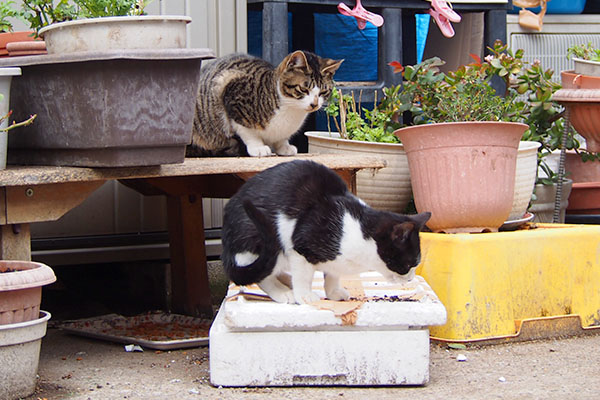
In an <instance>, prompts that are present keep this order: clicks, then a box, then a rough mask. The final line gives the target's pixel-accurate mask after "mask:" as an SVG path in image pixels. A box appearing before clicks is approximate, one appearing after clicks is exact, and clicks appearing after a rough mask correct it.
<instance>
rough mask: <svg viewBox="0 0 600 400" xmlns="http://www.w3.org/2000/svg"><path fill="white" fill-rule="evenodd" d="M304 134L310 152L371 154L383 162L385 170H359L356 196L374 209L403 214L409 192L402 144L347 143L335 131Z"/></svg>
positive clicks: (352, 141) (354, 141) (348, 141)
mask: <svg viewBox="0 0 600 400" xmlns="http://www.w3.org/2000/svg"><path fill="white" fill-rule="evenodd" d="M304 135H305V136H306V137H307V138H308V152H309V153H361V154H365V153H371V154H376V155H378V156H381V157H382V158H383V159H385V161H386V163H387V166H386V167H385V168H382V169H379V170H362V171H358V173H357V174H356V192H357V195H358V197H360V198H361V199H362V200H364V201H365V202H366V203H367V204H369V205H370V206H371V207H373V208H376V209H379V210H386V211H392V212H397V213H401V212H403V211H404V209H405V208H406V206H407V205H408V202H409V201H410V198H411V195H412V190H411V186H410V173H409V171H408V159H407V158H406V152H405V151H404V146H403V145H401V144H399V143H374V142H363V141H360V140H346V139H341V138H340V135H339V133H337V132H335V133H331V134H330V133H329V132H306V133H305V134H304Z"/></svg>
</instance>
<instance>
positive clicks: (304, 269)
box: [221, 160, 431, 304]
mask: <svg viewBox="0 0 600 400" xmlns="http://www.w3.org/2000/svg"><path fill="white" fill-rule="evenodd" d="M430 216H431V214H430V213H421V214H417V215H412V216H408V215H401V214H396V213H392V212H386V211H378V210H374V209H372V208H370V207H369V206H367V205H366V204H365V203H364V202H363V201H362V200H360V199H359V198H357V197H356V196H354V195H353V194H352V193H350V192H349V191H348V189H347V187H346V184H345V183H344V181H343V180H342V179H341V178H340V177H339V176H338V175H337V174H336V173H335V172H334V171H332V170H330V169H329V168H327V167H325V166H323V165H321V164H318V163H315V162H313V161H308V160H295V161H291V162H287V163H282V164H279V165H277V166H275V167H272V168H269V169H267V170H265V171H263V172H261V173H259V174H257V175H256V176H254V177H252V178H251V179H249V180H248V181H247V182H246V183H245V184H244V185H243V186H242V187H241V189H240V190H239V191H238V192H237V193H236V194H235V195H234V196H233V197H232V198H231V200H230V201H229V202H228V203H227V205H226V206H225V214H224V220H223V236H222V241H223V253H222V256H221V258H222V261H223V265H224V267H225V271H226V272H227V274H228V276H229V278H230V279H231V280H232V281H233V282H234V283H236V284H238V285H249V284H252V283H257V284H258V286H259V287H260V288H261V289H262V290H263V291H264V292H265V293H267V294H268V295H269V296H270V297H271V298H272V299H273V300H275V301H277V302H280V303H298V304H303V303H310V302H313V301H316V300H318V299H319V297H318V295H317V294H316V293H314V292H313V291H312V280H313V275H314V272H315V270H318V271H322V272H323V273H324V276H325V294H326V295H327V298H329V299H331V300H347V299H348V298H349V293H348V291H347V290H346V289H344V288H343V287H342V286H341V285H340V278H341V277H342V276H343V275H351V274H357V273H360V272H364V271H370V270H375V271H377V272H379V273H381V274H382V275H383V276H384V277H385V278H387V279H388V280H391V281H401V280H405V281H406V280H410V279H412V277H413V276H414V269H415V267H416V266H417V265H418V264H419V262H420V258H421V256H420V254H421V253H420V240H419V232H420V230H421V229H422V228H423V227H424V226H425V223H426V222H427V221H428V220H429V217H430ZM286 274H289V275H291V288H290V287H289V286H287V285H285V284H284V283H283V282H284V281H285V280H283V279H280V277H281V276H284V275H286Z"/></svg>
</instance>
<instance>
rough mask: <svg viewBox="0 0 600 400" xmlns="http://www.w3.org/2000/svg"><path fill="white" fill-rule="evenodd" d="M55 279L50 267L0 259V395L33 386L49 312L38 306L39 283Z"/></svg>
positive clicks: (23, 394) (13, 395) (4, 396)
mask: <svg viewBox="0 0 600 400" xmlns="http://www.w3.org/2000/svg"><path fill="white" fill-rule="evenodd" d="M55 280H56V276H55V275H54V272H53V271H52V269H51V268H50V267H48V266H47V265H44V264H40V263H36V262H31V261H5V260H2V261H0V376H2V380H0V398H2V399H17V398H22V397H27V396H29V395H31V394H32V393H33V392H34V390H35V385H36V375H37V369H38V362H39V355H40V347H41V342H42V337H44V335H45V334H46V325H47V322H48V320H49V319H50V313H48V312H46V311H41V310H40V304H41V300H42V286H44V285H48V284H50V283H52V282H54V281H55Z"/></svg>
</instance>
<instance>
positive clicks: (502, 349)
mask: <svg viewBox="0 0 600 400" xmlns="http://www.w3.org/2000/svg"><path fill="white" fill-rule="evenodd" d="M152 270H154V271H155V272H156V271H158V273H153V274H151V278H152V279H150V277H148V276H146V274H148V271H152ZM219 270H220V269H219V268H216V269H214V268H211V269H209V272H211V277H212V278H211V282H213V283H215V284H214V285H213V292H214V293H213V294H214V295H215V304H218V303H219V302H220V299H222V297H223V296H224V290H225V288H226V281H223V279H222V277H221V278H219V277H218V276H215V271H217V272H218V271H219ZM55 271H56V273H57V275H58V277H59V282H57V284H54V285H51V287H49V288H48V289H49V290H46V291H45V293H44V294H43V298H42V308H43V309H44V310H47V311H50V312H51V313H52V319H51V320H50V324H49V326H50V327H49V329H48V332H47V334H46V336H45V337H44V338H43V341H42V349H41V355H40V365H39V371H38V372H39V379H38V384H37V388H36V392H35V393H34V394H33V395H31V396H29V397H28V398H27V400H41V399H47V400H54V399H73V400H87V399H92V400H117V399H130V400H131V399H134V400H147V399H148V400H154V399H156V400H163V399H165V400H167V399H168V400H175V399H176V400H179V399H202V400H204V399H219V400H220V399H258V398H260V399H261V400H263V399H315V400H317V399H318V400H322V399H357V400H359V399H360V400H363V399H372V398H377V399H378V400H384V399H394V400H398V399H411V400H412V399H415V400H418V399H427V400H431V399H461V400H463V399H486V400H488V399H519V400H522V399H536V400H537V399H544V400H546V399H560V400H563V399H599V398H600V373H599V371H600V335H590V336H585V337H572V338H563V339H557V340H544V341H535V342H524V343H511V344H502V345H488V346H483V347H469V348H467V349H458V350H457V349H451V348H449V347H448V346H446V345H438V344H431V346H430V368H429V372H430V381H429V384H428V385H426V386H422V387H382V388H365V387H360V388H350V387H294V388H289V387H288V388H272V387H268V388H219V387H213V386H212V385H211V384H210V372H209V371H210V369H209V363H210V360H209V354H208V348H207V347H198V348H191V349H186V350H173V351H154V350H145V351H144V352H126V351H125V350H124V347H123V345H121V344H116V343H111V342H106V341H103V340H98V339H91V338H86V337H81V336H75V335H72V334H68V333H66V332H64V331H62V330H60V329H58V328H56V327H54V326H56V325H58V323H59V322H60V321H61V320H66V319H77V318H85V317H89V316H93V315H103V314H108V313H112V312H116V313H125V314H126V313H130V314H127V315H134V313H137V312H140V311H142V310H144V309H145V310H148V309H153V308H152V307H159V308H160V306H161V301H160V297H161V295H160V292H161V288H162V287H163V286H164V284H163V283H161V279H159V278H160V276H161V274H162V271H164V268H162V267H161V266H156V267H152V266H148V265H145V266H144V268H140V267H135V268H134V269H132V270H131V271H129V269H124V270H122V269H120V268H118V267H117V266H111V268H106V267H105V266H99V267H98V268H92V267H90V266H86V268H75V269H72V268H66V269H64V270H63V269H61V268H55ZM217 275H218V274H217ZM115 276H117V277H119V279H115ZM157 276H158V278H157ZM140 282H148V284H146V285H141V284H140ZM157 282H158V283H157ZM217 282H218V283H217ZM134 283H135V286H132V285H133V284H134ZM115 285H116V286H115ZM153 288H154V290H153ZM152 292H159V295H158V296H151V293H152ZM155 297H159V299H158V300H156V299H155ZM136 299H137V300H139V299H144V300H145V301H144V302H143V304H140V303H139V302H136V301H135V300H136ZM459 355H460V357H459ZM463 356H464V358H466V360H465V361H458V360H457V357H459V358H460V359H463ZM238 361H239V364H238V365H239V368H245V365H244V359H243V355H240V358H239V360H238Z"/></svg>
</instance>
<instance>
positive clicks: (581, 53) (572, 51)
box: [567, 42, 600, 76]
mask: <svg viewBox="0 0 600 400" xmlns="http://www.w3.org/2000/svg"><path fill="white" fill-rule="evenodd" d="M567 58H569V59H572V60H573V63H574V64H575V70H574V71H575V73H576V74H583V75H591V76H600V49H597V48H595V47H594V45H592V43H591V42H589V43H588V44H587V45H584V44H576V45H573V46H571V47H569V48H568V49H567Z"/></svg>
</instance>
